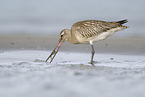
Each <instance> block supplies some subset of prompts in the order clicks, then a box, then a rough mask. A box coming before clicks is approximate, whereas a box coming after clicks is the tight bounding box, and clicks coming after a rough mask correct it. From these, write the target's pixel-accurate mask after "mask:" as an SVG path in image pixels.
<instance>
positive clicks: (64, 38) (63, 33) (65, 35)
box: [60, 29, 70, 42]
mask: <svg viewBox="0 0 145 97" xmlns="http://www.w3.org/2000/svg"><path fill="white" fill-rule="evenodd" d="M69 32H70V30H69V29H63V30H62V31H61V32H60V40H61V41H63V42H64V41H67V40H68V36H69V35H68V34H69Z"/></svg>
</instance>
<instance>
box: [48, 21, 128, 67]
mask: <svg viewBox="0 0 145 97" xmlns="http://www.w3.org/2000/svg"><path fill="white" fill-rule="evenodd" d="M127 22H128V21H127V19H124V20H120V21H113V22H112V21H111V22H110V21H101V20H84V21H79V22H76V23H74V24H73V25H72V27H71V29H63V30H62V31H61V32H60V35H59V36H60V38H59V42H58V44H57V46H56V47H55V48H54V50H53V51H52V52H51V54H50V56H49V57H48V58H47V59H46V61H45V62H47V61H48V60H49V59H50V61H49V62H50V63H51V62H52V61H53V59H54V57H55V55H56V54H57V52H58V50H59V48H60V46H61V45H62V43H63V42H65V41H68V42H70V43H73V44H90V45H91V49H92V52H91V53H92V55H91V61H90V64H92V65H94V61H93V58H94V54H95V50H94V46H93V43H94V42H98V41H101V40H104V39H106V38H107V37H109V36H111V35H112V34H114V33H115V32H117V31H121V30H124V29H126V28H128V26H125V25H123V24H124V23H127Z"/></svg>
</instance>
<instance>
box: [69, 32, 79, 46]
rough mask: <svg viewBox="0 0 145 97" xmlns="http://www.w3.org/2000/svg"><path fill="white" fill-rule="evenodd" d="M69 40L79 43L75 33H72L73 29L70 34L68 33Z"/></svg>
mask: <svg viewBox="0 0 145 97" xmlns="http://www.w3.org/2000/svg"><path fill="white" fill-rule="evenodd" d="M67 36H68V37H67V41H68V42H70V43H73V44H77V43H78V41H77V38H76V37H75V35H73V34H72V33H71V31H70V32H69V34H68V35H67Z"/></svg>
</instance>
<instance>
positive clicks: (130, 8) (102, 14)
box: [0, 0, 145, 37]
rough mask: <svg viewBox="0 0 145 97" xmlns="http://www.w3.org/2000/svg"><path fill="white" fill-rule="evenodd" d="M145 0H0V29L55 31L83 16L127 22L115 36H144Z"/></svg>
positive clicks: (58, 31) (28, 32) (29, 31)
mask: <svg viewBox="0 0 145 97" xmlns="http://www.w3.org/2000/svg"><path fill="white" fill-rule="evenodd" d="M144 3H145V1H144V0H127V1H126V0H109V1H106V0H89V1H88V0H85V1H84V0H79V1H76V0H73V1H67V0H61V1H58V0H57V1H56V0H41V1H40V0H13V1H12V0H2V1H1V2H0V12H1V14H0V33H4V34H6V33H7V34H10V33H11V34H13V33H19V34H22V33H27V34H30V33H31V34H58V33H60V32H61V30H62V29H66V28H67V29H70V28H71V26H72V24H73V23H75V22H77V21H82V20H86V19H95V20H106V21H117V20H121V19H128V20H129V22H128V23H127V24H126V25H128V26H130V28H129V29H128V30H125V31H123V32H124V33H120V34H119V33H118V34H117V36H142V37H143V36H145V33H144V26H145V20H144V17H145V13H144V9H145V7H144Z"/></svg>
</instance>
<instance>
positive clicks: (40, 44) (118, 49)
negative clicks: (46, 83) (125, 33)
mask: <svg viewBox="0 0 145 97" xmlns="http://www.w3.org/2000/svg"><path fill="white" fill-rule="evenodd" d="M58 39H59V36H58V35H0V50H53V49H54V47H55V46H56V44H57V42H58ZM94 48H95V51H96V53H115V54H131V55H132V54H135V55H136V54H138V55H144V54H145V38H133V37H132V38H116V37H109V38H107V39H106V40H103V41H99V42H97V43H94ZM60 51H71V52H91V47H90V45H88V44H71V43H69V42H64V43H63V45H62V47H61V49H60Z"/></svg>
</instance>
